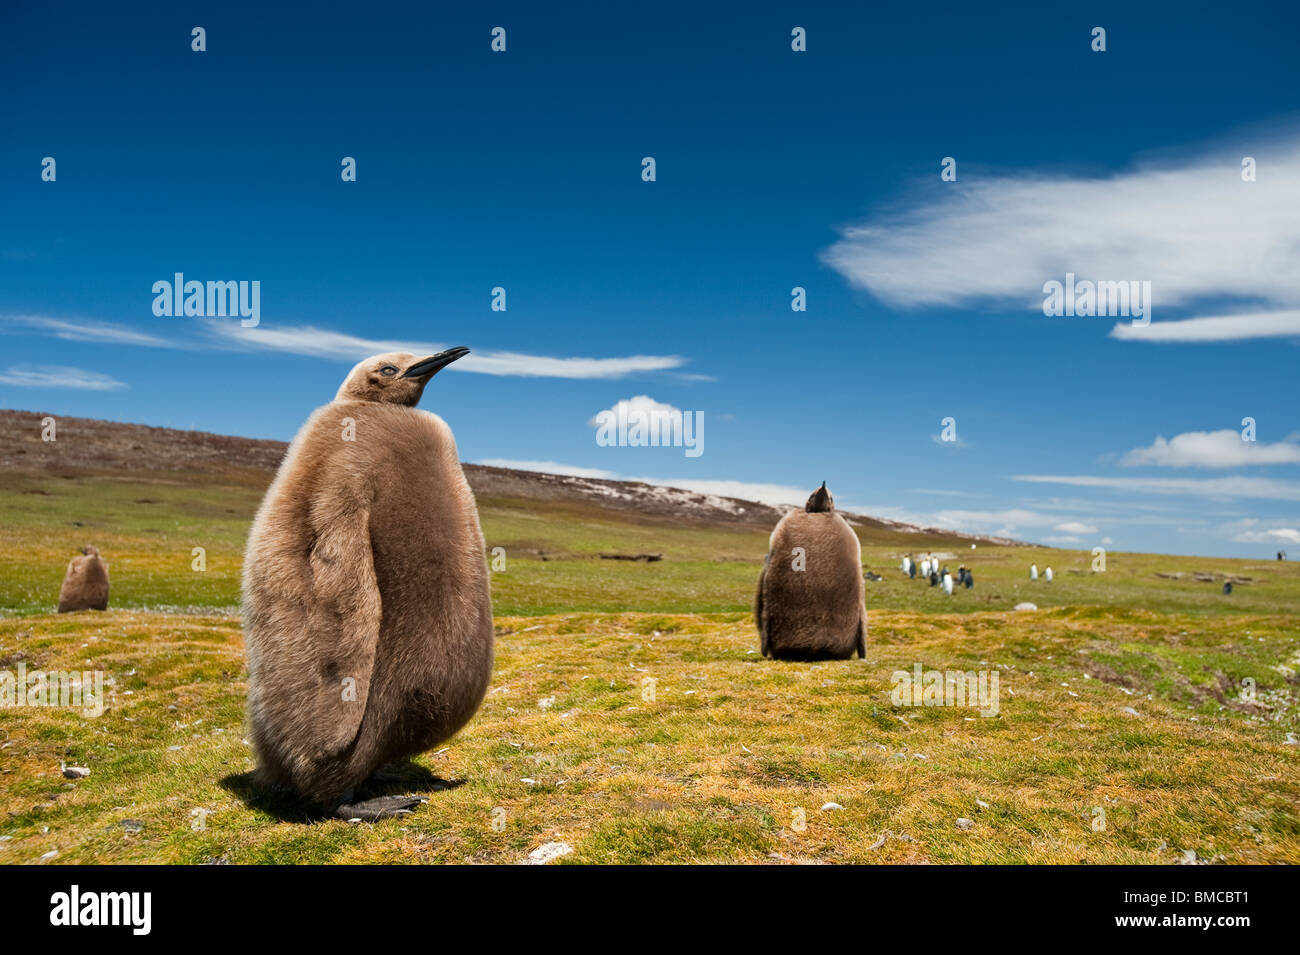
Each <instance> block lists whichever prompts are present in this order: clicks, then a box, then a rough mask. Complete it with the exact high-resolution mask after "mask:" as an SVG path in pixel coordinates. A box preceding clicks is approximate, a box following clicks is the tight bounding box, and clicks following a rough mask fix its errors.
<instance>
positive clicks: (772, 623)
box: [754, 481, 867, 660]
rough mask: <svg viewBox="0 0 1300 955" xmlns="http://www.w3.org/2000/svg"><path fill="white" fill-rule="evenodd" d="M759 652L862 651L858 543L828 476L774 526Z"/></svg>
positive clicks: (758, 614)
mask: <svg viewBox="0 0 1300 955" xmlns="http://www.w3.org/2000/svg"><path fill="white" fill-rule="evenodd" d="M754 617H755V619H756V620H757V621H758V633H759V637H760V639H761V645H762V650H763V655H764V656H770V657H774V658H776V659H779V660H824V659H836V660H847V659H848V658H849V657H851V656H852V655H853V654H854V653H855V652H856V653H857V655H858V656H859V657H865V656H866V655H867V609H866V601H865V593H864V587H863V583H862V545H861V544H859V542H858V535H857V534H855V533H853V528H851V527H849V525H848V523H847V522H846V521H845V520H844V518H842V517H840V516H839V515H838V514H836V513H835V501H834V499H833V498H832V497H831V492H830V491H828V490H826V482H825V481H823V482H822V486H821V487H820V488H818V489H817V490H816V491H814V492H813V495H812V496H811V497H810V498H808V503H807V504H806V505H805V506H804V509H803V510H802V511H792V512H790V513H789V514H787V515H786V516H785V517H783V518H781V520H780V522H779V523H778V524H777V525H776V530H774V531H772V538H771V541H770V543H769V545H768V553H767V557H766V558H764V561H763V572H762V573H761V574H760V575H759V578H758V596H757V600H756V603H755V607H754Z"/></svg>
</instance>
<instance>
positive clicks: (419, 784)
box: [221, 761, 465, 823]
mask: <svg viewBox="0 0 1300 955" xmlns="http://www.w3.org/2000/svg"><path fill="white" fill-rule="evenodd" d="M463 785H465V780H463V779H443V778H442V777H440V776H435V775H434V774H433V773H432V772H430V771H429V770H428V769H426V768H425V767H424V766H421V765H420V764H419V763H415V762H411V761H407V762H403V763H390V764H389V765H387V766H385V767H383V768H382V769H379V770H376V772H375V773H374V775H372V776H371V777H370V778H369V779H367V780H366V781H365V782H364V783H362V784H361V785H360V786H359V787H357V792H356V798H357V799H366V800H369V799H383V798H385V797H391V796H405V795H407V794H408V793H418V794H429V793H434V792H442V791H443V790H445V789H455V788H457V787H458V786H463ZM221 788H222V789H224V790H226V792H228V793H230V794H231V795H233V796H235V797H236V798H237V799H239V800H240V801H241V802H243V804H244V805H246V806H247V807H248V808H249V809H256V810H259V811H260V812H264V813H266V814H267V815H269V816H273V817H275V818H276V819H278V820H279V821H280V822H304V823H306V822H323V821H324V820H327V819H338V818H339V817H338V816H337V815H336V814H335V813H334V811H333V810H331V809H330V808H329V807H327V806H322V805H321V804H320V803H312V802H308V801H307V800H305V799H303V798H302V797H301V796H299V795H298V794H297V793H295V792H294V791H293V790H292V789H290V788H288V787H287V786H267V785H265V784H263V783H260V782H258V780H257V774H256V773H254V772H247V773H238V774H234V773H232V774H231V775H229V776H227V777H225V778H224V779H223V780H221Z"/></svg>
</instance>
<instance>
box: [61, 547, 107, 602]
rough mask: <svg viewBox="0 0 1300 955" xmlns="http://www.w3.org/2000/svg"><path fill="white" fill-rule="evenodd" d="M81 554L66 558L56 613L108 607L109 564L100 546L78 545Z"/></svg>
mask: <svg viewBox="0 0 1300 955" xmlns="http://www.w3.org/2000/svg"><path fill="white" fill-rule="evenodd" d="M81 553H82V556H81V557H74V558H72V560H70V561H68V572H67V573H66V574H65V575H64V577H63V586H62V587H60V588H59V613H71V612H72V611H76V610H107V609H108V564H107V562H106V561H105V560H104V559H103V558H102V557H100V556H99V548H98V547H91V546H89V545H87V546H85V547H83V548H81Z"/></svg>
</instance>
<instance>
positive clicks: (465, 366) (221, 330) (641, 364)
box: [207, 322, 686, 379]
mask: <svg viewBox="0 0 1300 955" xmlns="http://www.w3.org/2000/svg"><path fill="white" fill-rule="evenodd" d="M207 328H208V329H209V331H210V332H212V333H213V334H215V335H216V336H217V337H218V338H221V339H223V340H224V341H225V342H226V343H227V344H229V345H231V346H233V347H239V348H247V349H269V350H272V351H282V352H289V353H291V354H295V355H306V356H309V357H312V358H332V359H337V360H339V361H360V360H361V359H362V358H365V357H367V356H369V355H375V354H379V353H381V352H389V351H404V352H411V353H412V354H415V355H432V354H434V353H435V352H439V351H442V350H443V349H444V348H446V347H447V346H446V345H436V344H430V343H427V342H409V341H394V340H377V339H367V338H359V337H358V336H356V335H348V334H346V333H344V332H332V331H329V330H327V329H322V328H315V327H313V326H311V325H296V326H295V325H288V326H280V327H275V326H267V325H258V326H257V327H255V328H242V327H241V326H239V325H238V324H236V323H234V322H217V323H211V324H209V325H208V326H207ZM685 361H686V359H684V358H680V357H678V356H676V355H633V356H630V357H626V358H553V357H549V356H545V355H525V354H521V353H518V352H494V351H486V352H473V353H471V354H469V355H467V356H465V357H464V358H462V359H461V360H460V361H458V362H456V363H455V364H454V365H450V366H449V368H450V369H451V370H454V371H468V372H476V373H478V374H480V375H500V376H515V377H521V378H581V379H586V378H600V379H614V378H624V377H626V376H628V375H632V374H638V373H641V372H648V371H664V370H667V369H671V368H677V367H679V366H680V365H682V364H684V363H685Z"/></svg>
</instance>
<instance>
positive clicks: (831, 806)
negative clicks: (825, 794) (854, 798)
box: [822, 802, 844, 812]
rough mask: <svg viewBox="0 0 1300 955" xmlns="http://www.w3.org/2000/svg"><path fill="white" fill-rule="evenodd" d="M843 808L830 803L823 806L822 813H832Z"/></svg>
mask: <svg viewBox="0 0 1300 955" xmlns="http://www.w3.org/2000/svg"><path fill="white" fill-rule="evenodd" d="M843 808H844V807H843V806H841V805H840V804H839V803H837V802H828V803H827V804H826V805H824V806H822V812H830V811H831V810H833V809H843Z"/></svg>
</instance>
